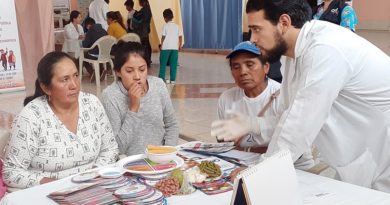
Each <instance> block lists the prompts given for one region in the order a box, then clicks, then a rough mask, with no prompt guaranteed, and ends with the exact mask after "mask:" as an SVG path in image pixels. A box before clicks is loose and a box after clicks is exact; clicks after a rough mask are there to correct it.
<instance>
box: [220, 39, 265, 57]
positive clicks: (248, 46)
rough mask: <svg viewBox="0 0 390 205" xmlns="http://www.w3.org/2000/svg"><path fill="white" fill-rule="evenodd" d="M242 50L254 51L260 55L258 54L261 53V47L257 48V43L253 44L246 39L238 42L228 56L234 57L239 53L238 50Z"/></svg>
mask: <svg viewBox="0 0 390 205" xmlns="http://www.w3.org/2000/svg"><path fill="white" fill-rule="evenodd" d="M242 51H246V52H249V53H253V54H255V55H258V56H259V55H260V54H261V52H260V49H259V48H257V47H256V46H255V44H253V43H252V42H250V41H244V42H241V43H239V44H237V45H236V46H235V47H234V49H233V51H232V52H231V53H229V55H227V56H226V58H232V57H233V56H234V55H235V54H237V53H238V52H242Z"/></svg>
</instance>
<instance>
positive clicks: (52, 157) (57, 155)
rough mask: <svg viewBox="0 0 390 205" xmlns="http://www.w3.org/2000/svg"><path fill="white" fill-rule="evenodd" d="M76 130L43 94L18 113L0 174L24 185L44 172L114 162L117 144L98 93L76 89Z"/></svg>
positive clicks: (57, 173) (60, 173)
mask: <svg viewBox="0 0 390 205" xmlns="http://www.w3.org/2000/svg"><path fill="white" fill-rule="evenodd" d="M79 113H80V114H79V118H78V123H77V134H74V133H73V132H71V131H69V130H68V129H67V128H66V127H65V125H64V124H63V123H62V122H61V121H60V120H59V119H58V117H57V116H56V115H55V114H54V112H53V111H52V109H51V108H50V106H49V104H48V101H47V98H46V97H44V96H42V97H39V98H36V99H34V100H33V101H31V102H30V103H28V104H27V105H26V106H25V107H24V108H23V110H22V111H21V112H20V114H19V115H18V116H17V117H16V119H15V121H14V123H13V126H12V132H11V133H12V134H11V138H10V142H9V144H8V146H7V148H6V154H5V156H6V157H5V161H4V169H3V177H4V181H5V182H6V184H7V185H8V186H10V187H16V188H27V187H31V186H35V185H38V184H39V181H40V180H41V179H42V178H43V177H50V178H55V179H61V178H64V177H67V176H70V175H73V174H77V173H80V172H84V171H86V170H89V169H91V168H93V166H95V165H96V166H104V165H108V164H112V163H114V162H115V160H116V157H117V155H118V144H117V143H116V141H115V138H114V134H113V132H112V129H111V124H110V122H109V120H108V117H107V115H106V113H105V111H104V108H103V106H102V104H101V103H100V102H99V100H98V98H97V97H96V96H94V95H92V94H87V93H82V92H81V93H80V95H79Z"/></svg>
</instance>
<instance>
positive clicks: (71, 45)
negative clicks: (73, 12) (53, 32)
mask: <svg viewBox="0 0 390 205" xmlns="http://www.w3.org/2000/svg"><path fill="white" fill-rule="evenodd" d="M80 35H84V30H83V27H81V25H79V24H77V30H76V27H74V25H73V23H69V24H67V25H66V26H65V27H64V44H63V45H62V52H65V53H74V57H75V58H79V56H80V48H81V40H80V39H79V37H80Z"/></svg>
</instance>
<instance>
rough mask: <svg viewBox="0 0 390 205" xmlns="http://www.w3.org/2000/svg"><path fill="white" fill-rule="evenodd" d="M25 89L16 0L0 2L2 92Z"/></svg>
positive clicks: (0, 77) (0, 75)
mask: <svg viewBox="0 0 390 205" xmlns="http://www.w3.org/2000/svg"><path fill="white" fill-rule="evenodd" d="M23 89H24V80H23V66H22V58H21V52H20V46H19V34H18V24H17V22H16V11H15V1H14V0H1V4H0V93H2V92H10V91H16V90H23Z"/></svg>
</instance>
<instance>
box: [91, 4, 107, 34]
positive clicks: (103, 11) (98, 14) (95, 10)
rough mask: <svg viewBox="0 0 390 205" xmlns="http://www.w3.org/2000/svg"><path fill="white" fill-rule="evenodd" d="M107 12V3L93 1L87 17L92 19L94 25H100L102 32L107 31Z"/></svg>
mask: <svg viewBox="0 0 390 205" xmlns="http://www.w3.org/2000/svg"><path fill="white" fill-rule="evenodd" d="M108 11H109V8H108V3H107V2H105V1H104V0H93V1H92V2H91V4H90V5H89V16H90V17H91V18H93V19H94V20H95V21H96V23H98V24H100V25H102V27H103V29H104V30H107V28H108V24H107V16H106V15H107V13H108Z"/></svg>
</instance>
